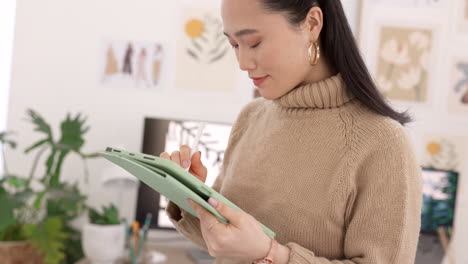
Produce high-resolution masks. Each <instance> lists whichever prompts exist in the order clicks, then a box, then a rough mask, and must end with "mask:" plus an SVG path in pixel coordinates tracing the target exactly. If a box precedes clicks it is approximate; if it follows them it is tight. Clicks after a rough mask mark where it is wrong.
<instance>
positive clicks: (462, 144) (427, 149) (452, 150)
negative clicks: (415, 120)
mask: <svg viewBox="0 0 468 264" xmlns="http://www.w3.org/2000/svg"><path fill="white" fill-rule="evenodd" d="M424 142H425V143H424V154H423V160H422V164H423V166H424V167H427V168H434V169H438V170H453V171H461V170H462V169H463V168H462V165H463V161H465V160H466V156H465V155H466V154H465V149H466V146H467V140H466V138H465V137H461V136H448V135H437V134H427V135H425V136H424Z"/></svg>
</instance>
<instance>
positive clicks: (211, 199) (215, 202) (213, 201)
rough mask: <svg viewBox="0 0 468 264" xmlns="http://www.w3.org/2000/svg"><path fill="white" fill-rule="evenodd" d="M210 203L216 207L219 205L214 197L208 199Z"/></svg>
mask: <svg viewBox="0 0 468 264" xmlns="http://www.w3.org/2000/svg"><path fill="white" fill-rule="evenodd" d="M208 203H209V204H210V205H211V206H213V207H214V208H216V207H218V201H216V200H215V199H214V198H212V197H210V199H208Z"/></svg>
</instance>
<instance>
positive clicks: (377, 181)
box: [286, 124, 422, 264]
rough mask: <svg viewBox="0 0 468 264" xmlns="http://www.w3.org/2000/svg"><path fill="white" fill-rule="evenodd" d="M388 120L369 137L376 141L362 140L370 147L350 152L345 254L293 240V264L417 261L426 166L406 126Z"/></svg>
mask: <svg viewBox="0 0 468 264" xmlns="http://www.w3.org/2000/svg"><path fill="white" fill-rule="evenodd" d="M386 125H387V128H385V129H383V130H384V131H383V132H382V131H378V133H375V134H380V135H378V136H375V134H374V135H373V136H369V137H370V138H372V137H373V138H374V140H372V139H369V137H367V136H368V135H367V136H366V137H367V138H365V137H362V140H359V139H358V140H356V143H357V144H358V145H361V146H364V147H363V148H365V149H368V150H369V149H370V151H367V153H353V154H352V155H350V156H353V157H355V158H352V159H351V161H350V163H354V164H353V165H350V170H353V171H354V173H352V174H354V175H350V176H349V177H350V178H351V180H350V184H349V185H350V192H349V193H351V194H350V195H349V205H348V208H347V212H346V216H345V218H346V230H345V237H344V244H343V246H344V256H343V258H342V259H327V258H324V257H320V256H317V255H315V254H314V252H313V251H311V250H309V249H306V248H304V247H301V246H300V245H298V244H296V243H287V244H286V246H287V247H289V248H290V249H291V253H290V259H289V264H306V263H313V264H319V263H320V264H325V263H335V264H338V263H343V264H345V263H346V264H351V263H359V264H370V263H378V264H397V263H398V264H410V263H411V264H413V263H414V259H415V254H416V248H417V243H418V236H419V231H420V219H421V218H420V217H421V205H422V187H421V176H420V175H421V174H420V168H419V166H418V162H417V161H416V158H415V155H414V153H413V150H412V147H411V144H410V141H409V139H408V137H407V135H406V133H405V131H404V129H403V128H402V127H401V126H400V127H398V126H399V124H393V125H390V126H388V124H386ZM384 126H385V125H384ZM385 130H386V131H385ZM372 141H374V142H372ZM370 145H371V146H370ZM363 148H359V147H357V146H356V147H355V149H356V151H360V150H362V149H363ZM356 157H357V158H356ZM353 167H354V169H353Z"/></svg>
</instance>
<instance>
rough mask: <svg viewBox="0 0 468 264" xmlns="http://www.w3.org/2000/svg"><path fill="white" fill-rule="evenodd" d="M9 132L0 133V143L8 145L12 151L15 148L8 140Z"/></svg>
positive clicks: (14, 143)
mask: <svg viewBox="0 0 468 264" xmlns="http://www.w3.org/2000/svg"><path fill="white" fill-rule="evenodd" d="M11 134H12V133H11V132H1V133H0V143H2V144H5V145H10V147H11V148H12V149H15V148H16V145H17V144H16V142H15V141H12V140H8V139H7V136H8V135H11Z"/></svg>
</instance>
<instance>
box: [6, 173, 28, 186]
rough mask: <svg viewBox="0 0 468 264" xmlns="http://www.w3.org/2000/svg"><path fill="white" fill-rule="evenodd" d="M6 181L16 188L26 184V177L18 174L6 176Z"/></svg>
mask: <svg viewBox="0 0 468 264" xmlns="http://www.w3.org/2000/svg"><path fill="white" fill-rule="evenodd" d="M6 181H7V183H8V184H9V185H11V186H13V187H14V188H16V189H20V188H24V187H26V185H27V184H28V179H25V178H22V177H18V176H8V177H7V178H6Z"/></svg>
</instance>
